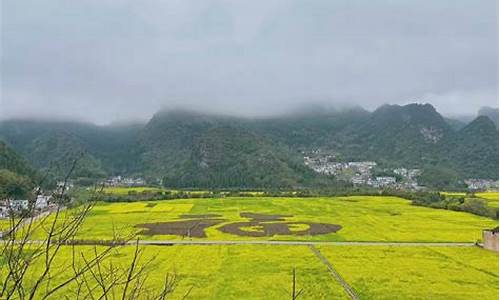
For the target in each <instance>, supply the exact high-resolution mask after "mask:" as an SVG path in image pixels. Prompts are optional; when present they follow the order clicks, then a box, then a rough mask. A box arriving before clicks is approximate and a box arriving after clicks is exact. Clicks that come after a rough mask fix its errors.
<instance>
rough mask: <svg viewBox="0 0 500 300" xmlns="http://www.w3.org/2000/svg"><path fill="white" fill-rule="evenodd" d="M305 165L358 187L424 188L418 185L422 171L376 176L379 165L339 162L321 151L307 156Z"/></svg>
mask: <svg viewBox="0 0 500 300" xmlns="http://www.w3.org/2000/svg"><path fill="white" fill-rule="evenodd" d="M304 164H305V165H306V166H307V167H309V168H311V169H312V170H313V171H315V172H317V173H321V174H325V175H330V176H337V177H339V178H342V179H346V180H348V181H350V182H351V183H352V184H353V185H356V186H360V185H366V186H370V187H374V188H386V187H390V188H396V189H406V190H419V189H422V188H423V187H422V186H419V185H418V183H417V177H418V176H419V175H420V174H421V170H420V169H407V168H396V169H384V176H375V175H374V172H373V170H374V168H375V167H377V163H376V162H374V161H350V162H339V161H338V160H337V157H336V155H335V154H332V153H328V154H323V153H322V152H321V151H320V150H314V151H312V152H311V153H309V154H305V155H304ZM392 174H393V176H391V175H392Z"/></svg>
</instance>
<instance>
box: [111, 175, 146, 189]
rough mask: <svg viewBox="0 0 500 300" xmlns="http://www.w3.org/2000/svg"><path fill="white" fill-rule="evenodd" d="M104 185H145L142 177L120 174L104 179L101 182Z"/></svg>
mask: <svg viewBox="0 0 500 300" xmlns="http://www.w3.org/2000/svg"><path fill="white" fill-rule="evenodd" d="M103 184H104V186H129V187H130V186H144V185H146V180H144V179H143V178H140V177H137V178H131V177H122V176H113V177H111V178H109V179H106V180H105V181H104V182H103Z"/></svg>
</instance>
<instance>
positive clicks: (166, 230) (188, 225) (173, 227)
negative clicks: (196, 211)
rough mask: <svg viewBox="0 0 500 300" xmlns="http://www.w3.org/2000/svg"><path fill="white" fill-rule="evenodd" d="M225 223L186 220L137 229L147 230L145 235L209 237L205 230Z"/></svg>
mask: <svg viewBox="0 0 500 300" xmlns="http://www.w3.org/2000/svg"><path fill="white" fill-rule="evenodd" d="M222 222H224V220H223V219H203V220H186V221H176V222H162V223H146V224H138V225H136V226H135V227H140V228H146V229H145V230H143V231H142V232H140V233H139V234H143V235H165V234H170V235H178V236H183V237H199V238H204V237H207V235H206V233H205V229H206V228H208V227H210V226H214V225H217V224H220V223H222Z"/></svg>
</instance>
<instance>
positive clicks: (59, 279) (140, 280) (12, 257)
mask: <svg viewBox="0 0 500 300" xmlns="http://www.w3.org/2000/svg"><path fill="white" fill-rule="evenodd" d="M76 163H77V161H75V162H74V163H73V165H72V167H71V169H70V171H68V174H67V176H66V177H65V180H64V186H63V188H62V192H59V193H56V194H54V197H56V198H57V200H58V201H56V203H57V206H56V207H55V208H53V210H52V211H51V212H50V213H46V214H39V215H36V214H35V210H34V205H33V204H32V205H30V210H31V211H30V214H29V217H28V218H25V219H22V218H16V217H15V216H14V215H13V214H11V216H10V227H9V230H8V231H7V232H4V234H3V240H2V244H1V246H2V247H1V255H0V258H1V260H2V261H1V263H2V272H0V298H1V299H47V298H49V297H53V296H56V295H58V293H62V292H63V291H64V296H65V298H66V299H89V298H92V299H116V298H119V299H136V298H138V297H139V295H140V297H141V298H143V299H165V298H167V297H168V296H169V295H171V293H172V291H173V290H174V289H175V287H176V285H177V282H178V280H177V277H176V276H175V274H174V275H171V274H166V275H165V277H164V283H163V287H162V288H161V289H160V290H151V289H149V288H148V287H147V284H146V283H147V280H148V270H149V269H148V266H149V265H150V264H151V262H152V261H153V259H150V260H147V261H146V262H143V261H142V259H141V257H142V253H143V250H142V249H141V248H140V247H139V241H138V240H136V241H135V243H132V244H133V245H135V249H134V252H133V255H132V258H131V260H130V262H129V263H128V264H125V265H123V264H116V263H113V260H111V259H110V257H111V256H110V254H111V252H112V250H114V249H117V248H120V247H123V246H125V245H128V244H131V240H130V238H128V239H126V238H125V239H124V238H123V237H121V238H120V237H119V236H118V235H115V238H114V239H113V240H111V241H107V242H105V243H102V245H100V246H98V245H94V246H93V247H91V248H88V247H87V251H84V250H81V248H79V247H78V246H79V241H78V240H77V239H76V238H75V237H76V234H77V232H78V230H79V229H80V227H81V225H82V223H83V221H84V220H85V218H86V216H87V215H88V213H89V212H90V211H91V209H92V207H93V205H94V201H95V199H96V197H97V196H98V195H99V193H100V192H101V191H102V188H100V189H98V188H97V187H96V188H95V189H94V193H93V196H92V197H91V198H90V199H89V201H87V202H86V203H85V204H83V205H80V206H79V207H77V208H74V209H65V207H64V206H63V203H64V202H63V201H62V199H63V198H64V197H65V195H64V194H65V191H66V189H65V186H66V182H67V180H68V178H69V177H70V175H71V173H72V171H73V170H74V168H75V166H76ZM3 175H4V176H3V180H5V181H4V182H10V183H11V182H14V183H15V182H17V179H16V178H15V177H13V176H12V174H9V173H5V172H4V173H3ZM38 194H39V191H38V190H37V191H36V192H35V193H34V195H32V196H33V197H34V198H36V197H37V196H38ZM31 203H33V201H31ZM68 250H70V251H69V255H68V256H64V255H65V254H64V253H65V252H66V253H67V252H68ZM186 295H187V294H186Z"/></svg>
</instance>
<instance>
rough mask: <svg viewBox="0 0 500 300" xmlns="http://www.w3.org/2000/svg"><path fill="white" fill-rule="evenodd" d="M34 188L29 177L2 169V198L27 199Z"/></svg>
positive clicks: (0, 186)
mask: <svg viewBox="0 0 500 300" xmlns="http://www.w3.org/2000/svg"><path fill="white" fill-rule="evenodd" d="M32 188H33V184H32V183H31V180H30V179H29V178H28V177H26V176H23V175H18V174H16V173H14V172H11V171H9V170H7V169H0V199H5V198H15V199H26V198H27V197H28V194H29V193H30V191H31V189H32Z"/></svg>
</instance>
